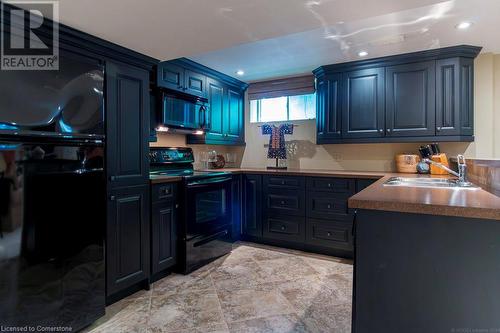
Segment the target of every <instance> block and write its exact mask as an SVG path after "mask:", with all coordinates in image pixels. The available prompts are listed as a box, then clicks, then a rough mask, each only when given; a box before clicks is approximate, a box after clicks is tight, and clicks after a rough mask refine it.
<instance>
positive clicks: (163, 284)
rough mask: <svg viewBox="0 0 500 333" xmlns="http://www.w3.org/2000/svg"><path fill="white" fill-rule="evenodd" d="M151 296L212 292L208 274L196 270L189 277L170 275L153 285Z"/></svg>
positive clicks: (212, 288) (211, 283)
mask: <svg viewBox="0 0 500 333" xmlns="http://www.w3.org/2000/svg"><path fill="white" fill-rule="evenodd" d="M152 289H153V295H154V296H162V295H172V294H179V293H184V292H193V291H202V290H214V285H213V282H212V278H211V277H210V272H209V271H207V270H198V271H195V272H193V273H191V274H189V275H182V274H170V275H168V276H166V277H165V278H163V279H161V280H159V281H157V282H155V283H154V284H153V288H152Z"/></svg>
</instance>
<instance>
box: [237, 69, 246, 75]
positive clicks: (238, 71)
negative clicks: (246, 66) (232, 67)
mask: <svg viewBox="0 0 500 333" xmlns="http://www.w3.org/2000/svg"><path fill="white" fill-rule="evenodd" d="M236 75H239V76H242V75H245V71H244V70H242V69H238V70H237V71H236Z"/></svg>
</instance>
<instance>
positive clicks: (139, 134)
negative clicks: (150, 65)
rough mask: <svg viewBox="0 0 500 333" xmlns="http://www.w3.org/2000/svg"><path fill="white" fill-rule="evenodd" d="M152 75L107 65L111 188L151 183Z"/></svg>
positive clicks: (108, 171)
mask: <svg viewBox="0 0 500 333" xmlns="http://www.w3.org/2000/svg"><path fill="white" fill-rule="evenodd" d="M150 106H151V105H150V101H149V72H148V71H146V70H143V69H140V68H137V67H133V66H129V65H126V64H121V63H120V64H119V63H116V62H107V63H106V117H107V119H106V155H107V159H106V163H107V177H108V183H109V186H111V187H113V188H116V187H122V186H133V185H141V184H146V183H147V182H148V181H149V160H148V152H149V143H148V138H149V134H150V132H149V131H150V122H149V116H150Z"/></svg>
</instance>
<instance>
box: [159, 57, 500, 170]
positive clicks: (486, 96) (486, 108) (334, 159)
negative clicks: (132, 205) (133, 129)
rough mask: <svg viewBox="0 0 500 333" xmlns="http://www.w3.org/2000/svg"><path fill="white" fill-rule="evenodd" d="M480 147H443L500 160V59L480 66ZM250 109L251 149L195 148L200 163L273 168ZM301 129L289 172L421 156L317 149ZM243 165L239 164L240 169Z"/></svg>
mask: <svg viewBox="0 0 500 333" xmlns="http://www.w3.org/2000/svg"><path fill="white" fill-rule="evenodd" d="M474 85H475V96H474V98H475V100H474V107H475V117H474V120H475V142H473V143H442V144H441V149H442V150H443V151H444V152H446V153H448V154H449V155H451V156H453V155H456V154H459V153H465V155H466V157H469V158H483V159H494V158H497V159H500V55H498V54H495V55H494V54H491V53H487V54H481V55H480V56H479V57H478V58H477V59H476V61H475V78H474ZM248 111H249V107H248V105H246V112H245V140H246V143H247V145H246V147H245V148H243V147H224V146H204V145H194V146H192V147H193V150H194V151H195V157H196V156H197V155H198V154H199V152H201V151H208V150H216V151H218V152H221V153H225V152H235V153H237V154H238V156H239V158H240V160H241V166H243V167H257V168H259V167H264V166H266V165H272V164H273V163H274V161H273V160H268V159H267V158H266V152H267V148H266V147H265V145H267V143H268V141H269V136H268V135H261V134H260V128H259V127H257V126H258V125H259V124H251V123H250V122H249V114H248ZM293 123H294V124H298V125H299V126H298V127H296V128H295V129H294V134H293V135H287V136H286V140H287V142H288V144H287V150H288V157H289V158H288V166H289V167H291V168H303V169H334V170H360V171H393V170H394V162H393V160H394V155H395V154H398V153H409V152H411V153H418V147H419V146H420V145H421V144H424V143H427V142H421V143H404V144H399V143H398V144H389V143H380V144H338V145H316V124H315V121H314V120H302V121H294V122H293ZM152 145H159V146H180V145H182V146H183V145H185V136H183V135H175V134H162V135H160V136H159V141H158V143H156V144H152ZM238 164H239V163H238Z"/></svg>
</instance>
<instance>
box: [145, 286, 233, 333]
mask: <svg viewBox="0 0 500 333" xmlns="http://www.w3.org/2000/svg"><path fill="white" fill-rule="evenodd" d="M222 325H224V320H223V316H222V312H221V308H220V305H219V300H218V297H217V294H216V293H215V292H213V291H199V292H187V293H180V294H176V295H166V296H153V297H152V298H151V310H150V317H149V328H150V330H151V332H153V333H159V332H161V333H163V332H177V331H182V330H187V329H196V328H204V329H205V330H206V331H210V330H218V329H219V328H220V327H221V326H222Z"/></svg>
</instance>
